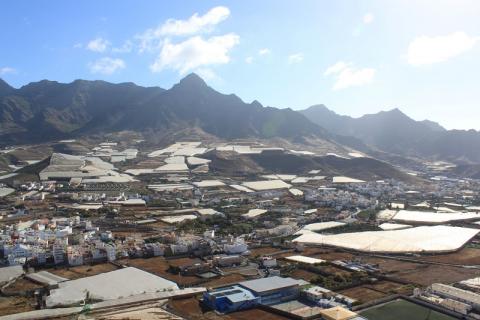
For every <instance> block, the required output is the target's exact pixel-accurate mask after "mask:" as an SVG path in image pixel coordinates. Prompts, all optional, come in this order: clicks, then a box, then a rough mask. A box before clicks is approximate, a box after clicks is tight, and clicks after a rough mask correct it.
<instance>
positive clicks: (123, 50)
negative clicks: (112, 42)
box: [112, 40, 133, 53]
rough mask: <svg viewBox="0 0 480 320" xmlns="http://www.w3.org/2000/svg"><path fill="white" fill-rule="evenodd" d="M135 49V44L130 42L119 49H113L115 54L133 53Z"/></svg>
mask: <svg viewBox="0 0 480 320" xmlns="http://www.w3.org/2000/svg"><path fill="white" fill-rule="evenodd" d="M132 49H133V43H132V41H130V40H127V41H125V42H124V43H123V45H122V46H121V47H118V48H112V52H115V53H128V52H131V51H132Z"/></svg>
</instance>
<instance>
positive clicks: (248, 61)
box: [245, 57, 253, 64]
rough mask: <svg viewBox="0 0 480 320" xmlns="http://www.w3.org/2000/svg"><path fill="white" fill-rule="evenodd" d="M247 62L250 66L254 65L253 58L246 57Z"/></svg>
mask: <svg viewBox="0 0 480 320" xmlns="http://www.w3.org/2000/svg"><path fill="white" fill-rule="evenodd" d="M245 62H246V63H248V64H250V63H252V62H253V57H246V58H245Z"/></svg>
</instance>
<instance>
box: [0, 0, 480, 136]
mask: <svg viewBox="0 0 480 320" xmlns="http://www.w3.org/2000/svg"><path fill="white" fill-rule="evenodd" d="M0 8H1V10H0V40H1V43H2V47H1V49H0V77H2V78H3V79H5V80H6V81H7V82H9V83H10V84H11V85H13V86H15V87H20V86H22V85H24V84H26V83H28V82H31V81H38V80H41V79H50V80H56V81H60V82H71V81H73V80H74V79H79V78H81V79H103V80H106V81H111V82H135V83H137V84H139V85H145V86H161V87H164V88H169V87H171V86H172V85H173V84H174V83H176V82H178V81H179V79H181V78H182V77H184V76H185V75H186V74H188V73H189V72H197V73H198V74H200V75H201V76H202V77H203V78H204V79H205V80H206V81H207V83H209V84H210V85H211V86H212V87H214V88H215V89H217V90H219V91H221V92H224V93H236V94H237V95H238V96H240V97H241V98H242V99H244V100H245V101H247V102H250V101H252V100H254V99H256V100H259V101H260V102H261V103H262V104H263V105H268V106H273V107H278V108H285V107H290V108H292V109H303V108H306V107H308V106H310V105H313V104H318V103H323V104H325V105H327V106H328V107H329V108H331V109H333V110H334V111H336V112H338V113H340V114H348V115H352V116H360V115H362V114H366V113H374V112H378V111H380V110H388V109H391V108H394V107H398V108H400V109H401V110H403V111H404V112H405V113H407V114H408V115H410V116H411V117H413V118H414V119H417V120H423V119H425V118H428V119H430V120H434V121H438V122H439V123H440V124H442V125H443V126H445V127H447V128H458V129H469V128H474V129H480V121H478V119H480V102H479V101H480V89H479V87H480V86H479V84H480V18H479V17H480V2H479V1H473V0H472V1H466V0H449V1H441V0H429V1H426V0H423V1H403V0H402V1H400V0H399V1H394V0H391V1H348V0H345V1H316V0H315V1H279V0H262V1H252V0H242V1H121V0H116V1H77V2H73V1H2V3H1V4H0Z"/></svg>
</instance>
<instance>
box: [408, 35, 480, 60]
mask: <svg viewBox="0 0 480 320" xmlns="http://www.w3.org/2000/svg"><path fill="white" fill-rule="evenodd" d="M479 39H480V37H471V36H469V35H467V34H466V33H464V32H454V33H451V34H448V35H445V36H436V37H428V36H420V37H417V38H415V39H414V40H413V41H412V42H410V45H409V46H408V51H407V61H408V63H409V64H411V65H414V66H421V65H428V64H433V63H438V62H443V61H447V60H448V59H450V58H453V57H455V56H458V55H460V54H462V53H464V52H466V51H468V50H470V49H472V48H473V46H474V45H475V44H476V43H477V42H478V41H479Z"/></svg>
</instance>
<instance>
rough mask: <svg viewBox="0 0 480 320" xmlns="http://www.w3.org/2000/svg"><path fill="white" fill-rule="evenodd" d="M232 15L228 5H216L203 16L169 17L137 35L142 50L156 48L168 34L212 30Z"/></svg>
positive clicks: (175, 34) (174, 34)
mask: <svg viewBox="0 0 480 320" xmlns="http://www.w3.org/2000/svg"><path fill="white" fill-rule="evenodd" d="M229 16H230V10H229V9H228V8H227V7H222V6H219V7H214V8H212V9H210V10H209V11H208V12H207V13H206V14H204V15H203V16H199V15H198V13H195V14H193V15H192V16H191V17H190V18H189V19H187V20H177V19H168V20H167V21H166V22H165V23H163V24H162V25H160V26H158V27H157V28H151V29H148V30H146V31H145V32H144V33H143V34H140V35H137V37H136V38H137V39H138V40H139V41H140V46H139V47H140V52H143V51H148V50H154V49H156V48H159V47H160V46H161V45H162V39H163V38H165V37H167V36H186V35H194V34H199V33H205V32H210V31H212V30H213V29H214V27H215V26H216V25H217V24H219V23H220V22H222V21H224V20H225V19H227V18H228V17H229Z"/></svg>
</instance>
